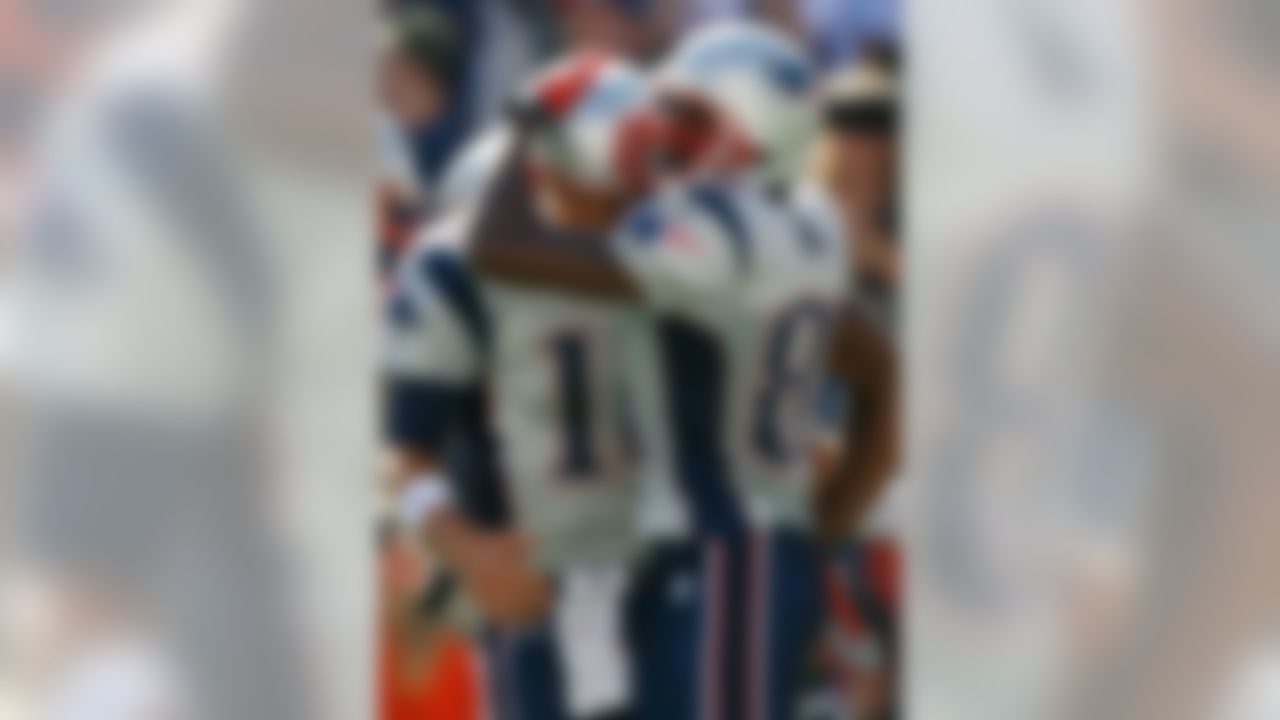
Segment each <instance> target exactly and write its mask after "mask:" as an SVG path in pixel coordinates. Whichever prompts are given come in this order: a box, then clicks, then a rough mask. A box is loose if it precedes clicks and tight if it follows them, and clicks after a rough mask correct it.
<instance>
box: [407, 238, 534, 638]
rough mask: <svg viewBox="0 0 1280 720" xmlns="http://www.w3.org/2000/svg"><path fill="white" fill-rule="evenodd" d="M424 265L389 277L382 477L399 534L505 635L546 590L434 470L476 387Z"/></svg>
mask: <svg viewBox="0 0 1280 720" xmlns="http://www.w3.org/2000/svg"><path fill="white" fill-rule="evenodd" d="M424 264H425V263H423V262H422V258H420V257H414V256H411V257H410V258H408V259H407V260H406V262H405V263H404V265H403V266H402V267H401V269H400V272H399V273H398V275H397V279H396V287H395V288H394V294H393V296H392V300H391V304H390V306H389V308H388V309H389V312H388V321H387V323H386V326H385V338H384V347H383V354H384V358H383V365H384V375H385V383H384V391H385V396H384V398H383V409H384V436H385V438H386V444H387V446H388V455H389V457H388V464H389V469H388V476H389V481H390V486H391V489H392V492H393V497H394V498H395V502H396V505H397V507H396V512H397V519H398V520H399V523H400V525H401V527H402V528H403V529H404V530H405V531H407V532H409V533H411V534H412V535H414V536H416V537H418V538H419V539H421V541H422V542H423V543H424V544H425V545H426V546H427V547H429V548H430V549H431V550H432V551H433V552H434V553H435V554H436V555H438V556H439V557H440V559H441V560H442V561H443V562H444V564H445V565H446V566H447V567H448V568H449V569H450V570H451V571H453V573H454V574H455V575H456V576H457V577H458V578H459V580H460V581H461V583H462V585H463V586H464V587H465V588H466V589H467V591H468V592H469V594H470V595H471V596H472V598H473V599H475V600H476V602H477V603H478V604H479V605H480V606H481V608H482V609H483V610H484V612H485V613H486V615H487V616H488V617H490V618H492V619H493V620H495V621H497V622H500V623H504V624H510V625H513V626H520V625H523V624H525V623H527V622H529V621H531V620H533V619H535V618H538V617H540V616H541V615H542V614H543V613H544V612H545V610H546V608H547V607H548V604H549V602H550V587H549V583H548V582H547V581H546V579H545V578H543V577H542V576H541V575H540V574H539V573H538V572H536V570H535V569H533V567H532V565H531V564H530V563H529V561H528V557H527V553H525V547H524V540H523V538H522V537H520V536H519V535H518V534H517V533H515V532H512V531H496V530H490V529H487V528H482V527H479V526H477V525H476V524H475V523H473V522H471V521H470V520H469V519H468V518H467V516H466V515H465V514H464V513H463V512H461V511H460V510H459V508H458V507H457V505H456V503H455V500H454V496H453V490H454V487H455V483H456V482H457V480H458V479H457V478H451V477H449V475H448V471H447V469H446V467H445V464H444V463H443V461H442V458H443V450H444V447H445V445H446V442H447V439H448V437H449V434H450V432H451V431H452V430H453V428H454V427H455V426H456V423H457V421H458V418H459V417H460V413H459V409H460V406H461V402H462V398H463V396H464V394H465V393H466V392H467V390H468V388H471V387H473V386H474V384H475V383H476V382H479V379H480V378H479V371H480V361H479V355H480V352H481V351H480V348H479V347H477V343H476V339H475V338H474V337H473V336H470V335H469V334H468V333H467V332H466V327H465V321H463V320H461V319H460V318H458V317H457V316H456V314H455V313H453V312H451V310H450V307H449V305H448V301H447V300H445V298H444V297H443V296H442V294H441V293H438V292H436V290H435V288H434V287H432V285H431V283H430V278H424V277H423V276H421V275H418V274H416V273H420V272H421V271H422V268H423V266H424Z"/></svg>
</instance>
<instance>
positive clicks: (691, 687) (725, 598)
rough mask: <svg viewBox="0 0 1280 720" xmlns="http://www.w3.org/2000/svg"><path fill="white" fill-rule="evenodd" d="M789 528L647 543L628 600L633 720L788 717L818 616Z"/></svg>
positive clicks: (808, 550) (817, 593)
mask: <svg viewBox="0 0 1280 720" xmlns="http://www.w3.org/2000/svg"><path fill="white" fill-rule="evenodd" d="M820 568H821V565H820V556H819V553H818V551H817V549H816V547H815V546H814V545H813V544H812V542H811V541H810V540H808V539H807V538H804V537H802V536H800V535H798V534H782V533H773V534H754V535H747V536H740V537H732V538H714V539H704V540H700V541H696V542H691V543H689V544H683V545H672V546H666V547H663V548H659V549H657V550H655V552H654V553H653V554H652V556H651V557H650V558H649V560H648V562H647V563H646V565H645V567H644V568H643V569H642V570H641V572H640V575H639V577H637V580H636V585H635V588H634V591H633V594H632V597H631V598H630V600H629V604H628V625H629V635H630V637H629V640H630V644H631V650H632V672H633V675H634V677H633V681H632V691H633V692H632V698H633V701H634V704H635V718H636V720H790V717H791V714H792V709H793V707H794V704H795V700H796V697H797V694H798V693H799V691H800V689H801V684H802V679H803V677H802V676H803V672H804V668H805V662H806V660H807V659H808V656H809V654H810V652H811V650H812V648H813V645H814V642H815V640H816V639H817V634H818V631H819V628H820V626H821V619H822V612H823V606H822V597H821V587H822V586H821V581H822V575H821V569H820Z"/></svg>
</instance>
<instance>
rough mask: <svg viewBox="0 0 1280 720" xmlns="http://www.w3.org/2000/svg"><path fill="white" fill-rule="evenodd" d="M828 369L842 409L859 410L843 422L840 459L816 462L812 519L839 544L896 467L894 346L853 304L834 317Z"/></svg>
mask: <svg viewBox="0 0 1280 720" xmlns="http://www.w3.org/2000/svg"><path fill="white" fill-rule="evenodd" d="M828 366H829V367H828V370H829V372H830V373H831V375H832V376H833V377H835V378H836V379H837V380H839V381H841V384H842V386H843V388H844V392H845V395H846V400H847V402H846V405H848V406H850V407H852V406H853V405H854V404H855V403H856V405H857V408H858V417H857V419H856V421H851V422H846V423H845V427H844V435H843V438H842V443H841V450H840V453H839V456H838V457H837V458H834V459H832V460H831V461H830V462H828V463H819V468H820V469H819V473H820V476H819V478H818V480H819V482H818V492H817V494H816V496H815V498H814V499H815V517H817V519H818V529H819V532H820V533H821V535H822V537H823V539H824V540H826V541H827V542H830V543H838V542H840V541H842V540H844V539H845V538H847V537H848V535H849V531H850V529H851V528H853V527H854V526H855V524H856V523H860V522H862V521H863V519H865V517H866V515H867V513H868V512H869V511H870V510H871V507H872V506H873V505H874V504H875V502H876V500H877V499H878V498H879V497H880V495H881V494H882V493H883V492H884V489H885V486H886V485H887V483H888V482H889V479H890V478H891V477H892V474H893V472H894V470H895V469H896V467H897V463H898V453H899V449H898V445H899V437H898V434H899V430H898V420H899V413H900V402H901V401H900V389H899V386H898V362H897V357H896V352H895V350H894V347H893V344H892V341H891V340H890V338H889V337H888V336H887V334H886V333H885V332H884V331H883V330H882V329H881V328H880V327H879V326H878V325H877V324H876V323H875V322H874V321H872V320H871V318H870V317H869V316H868V315H867V314H866V313H865V312H863V311H862V310H861V309H860V308H858V307H857V306H856V305H854V304H853V303H846V304H845V305H844V306H843V307H842V308H841V309H840V311H839V313H838V314H837V316H836V321H835V326H834V335H833V336H832V339H831V350H830V355H829V358H828ZM823 465H825V466H826V467H825V468H823V467H822V466H823Z"/></svg>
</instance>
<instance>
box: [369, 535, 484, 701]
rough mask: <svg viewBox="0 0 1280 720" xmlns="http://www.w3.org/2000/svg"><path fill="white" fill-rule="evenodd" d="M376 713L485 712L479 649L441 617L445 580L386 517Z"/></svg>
mask: <svg viewBox="0 0 1280 720" xmlns="http://www.w3.org/2000/svg"><path fill="white" fill-rule="evenodd" d="M378 545H379V554H380V556H379V559H378V568H379V580H380V592H379V607H380V610H379V630H380V640H379V645H380V650H379V652H380V661H379V662H380V667H379V669H378V676H377V677H378V682H379V704H380V707H379V712H378V717H379V719H380V720H427V719H430V720H481V718H484V717H486V712H485V707H484V687H483V680H482V677H481V673H480V665H479V662H480V660H479V657H478V656H477V655H476V653H475V651H474V650H473V649H472V647H471V644H470V642H469V641H468V640H467V638H466V637H465V636H464V635H463V634H462V633H461V632H459V631H457V630H455V629H454V628H452V627H450V626H449V625H448V624H447V622H445V621H444V620H443V619H442V617H441V614H442V606H443V605H444V604H445V602H446V601H447V595H448V586H447V585H444V584H442V583H439V582H436V583H431V582H429V579H430V576H431V575H432V570H431V565H430V561H429V559H428V558H427V557H426V556H425V555H424V554H423V552H422V551H421V549H420V548H419V547H418V546H417V545H416V544H415V543H413V542H411V541H409V540H407V539H406V538H405V537H404V536H403V535H402V534H401V533H400V531H399V529H398V528H397V526H395V525H394V524H393V523H388V524H386V525H384V526H383V527H382V528H381V529H380V532H379V538H378Z"/></svg>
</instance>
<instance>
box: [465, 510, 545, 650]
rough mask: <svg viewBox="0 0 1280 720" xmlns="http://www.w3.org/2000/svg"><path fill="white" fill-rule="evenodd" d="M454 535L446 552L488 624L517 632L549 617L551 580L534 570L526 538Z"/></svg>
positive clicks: (493, 533)
mask: <svg viewBox="0 0 1280 720" xmlns="http://www.w3.org/2000/svg"><path fill="white" fill-rule="evenodd" d="M451 535H452V536H451V537H450V538H449V540H448V542H447V550H446V552H447V556H448V559H449V564H450V565H451V566H452V567H453V570H454V572H455V573H456V574H457V576H458V578H459V580H461V581H462V584H463V586H464V587H465V588H466V591H467V593H468V594H469V595H470V596H471V597H472V599H473V600H475V602H476V603H477V604H478V605H479V606H480V609H481V610H482V611H483V612H484V613H485V615H486V616H487V617H488V618H489V619H490V620H492V621H494V622H496V623H498V624H500V625H504V626H507V627H513V628H518V627H526V626H528V625H530V624H533V623H535V622H538V621H540V620H541V619H542V618H543V617H545V616H546V614H547V612H548V611H549V609H550V606H551V596H552V588H551V582H550V580H549V579H548V578H547V577H546V576H545V575H543V574H542V573H541V572H539V571H538V570H537V569H536V568H535V567H534V565H533V562H532V558H531V554H530V552H529V548H528V541H527V540H526V539H525V538H524V537H523V536H521V535H519V534H518V533H515V532H496V531H472V530H459V531H456V532H454V533H451Z"/></svg>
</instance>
